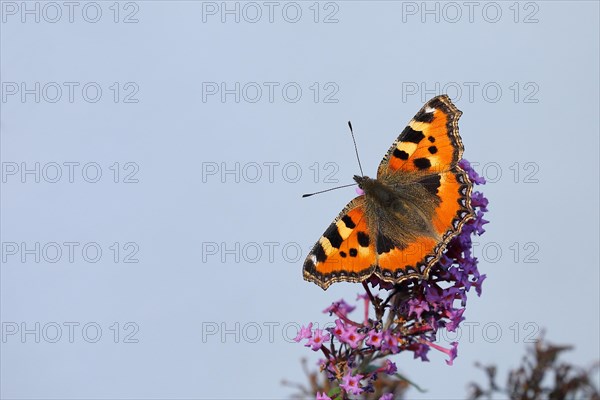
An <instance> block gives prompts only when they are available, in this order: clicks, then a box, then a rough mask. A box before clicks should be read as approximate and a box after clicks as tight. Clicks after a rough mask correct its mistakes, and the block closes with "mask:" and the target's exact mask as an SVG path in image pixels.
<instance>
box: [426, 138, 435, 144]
mask: <svg viewBox="0 0 600 400" xmlns="http://www.w3.org/2000/svg"><path fill="white" fill-rule="evenodd" d="M427 140H429V141H430V142H431V143H433V142H435V138H434V137H433V136H429V137H428V138H427Z"/></svg>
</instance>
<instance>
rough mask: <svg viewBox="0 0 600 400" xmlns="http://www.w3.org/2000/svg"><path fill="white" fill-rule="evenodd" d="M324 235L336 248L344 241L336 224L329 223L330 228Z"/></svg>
mask: <svg viewBox="0 0 600 400" xmlns="http://www.w3.org/2000/svg"><path fill="white" fill-rule="evenodd" d="M323 236H324V237H326V238H327V240H329V243H331V245H332V246H333V247H335V248H336V249H339V248H340V245H341V244H342V242H343V241H344V239H342V236H341V235H340V232H339V231H338V227H337V225H336V224H331V225H329V228H327V230H326V231H325V233H324V234H323Z"/></svg>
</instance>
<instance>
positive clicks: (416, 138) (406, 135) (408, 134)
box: [400, 126, 425, 144]
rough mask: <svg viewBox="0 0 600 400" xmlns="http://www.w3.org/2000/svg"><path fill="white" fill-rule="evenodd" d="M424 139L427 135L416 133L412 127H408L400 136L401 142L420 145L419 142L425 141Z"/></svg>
mask: <svg viewBox="0 0 600 400" xmlns="http://www.w3.org/2000/svg"><path fill="white" fill-rule="evenodd" d="M424 137H425V135H423V132H421V131H415V130H414V129H413V128H411V127H410V126H407V127H406V128H404V130H403V131H402V133H401V134H400V141H401V142H411V143H415V144H419V142H420V141H421V140H423V138H424Z"/></svg>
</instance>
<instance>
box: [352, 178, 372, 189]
mask: <svg viewBox="0 0 600 400" xmlns="http://www.w3.org/2000/svg"><path fill="white" fill-rule="evenodd" d="M354 181H355V182H356V183H358V187H359V188H361V189H362V190H364V191H368V190H369V189H370V188H372V187H373V184H374V182H375V179H371V178H369V177H368V176H359V175H354Z"/></svg>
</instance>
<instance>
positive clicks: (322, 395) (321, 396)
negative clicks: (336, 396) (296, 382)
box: [316, 392, 331, 400]
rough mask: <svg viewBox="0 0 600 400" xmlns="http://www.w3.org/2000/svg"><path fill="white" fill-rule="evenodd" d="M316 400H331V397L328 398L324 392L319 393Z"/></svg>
mask: <svg viewBox="0 0 600 400" xmlns="http://www.w3.org/2000/svg"><path fill="white" fill-rule="evenodd" d="M316 400H331V397H329V396H327V395H326V394H325V392H323V393H319V392H317V399H316Z"/></svg>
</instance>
